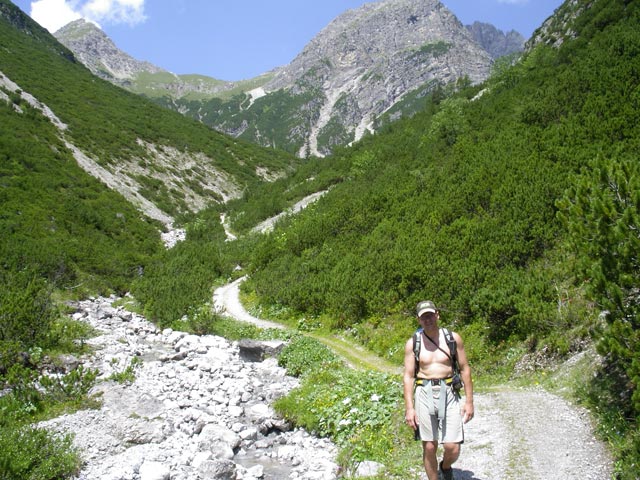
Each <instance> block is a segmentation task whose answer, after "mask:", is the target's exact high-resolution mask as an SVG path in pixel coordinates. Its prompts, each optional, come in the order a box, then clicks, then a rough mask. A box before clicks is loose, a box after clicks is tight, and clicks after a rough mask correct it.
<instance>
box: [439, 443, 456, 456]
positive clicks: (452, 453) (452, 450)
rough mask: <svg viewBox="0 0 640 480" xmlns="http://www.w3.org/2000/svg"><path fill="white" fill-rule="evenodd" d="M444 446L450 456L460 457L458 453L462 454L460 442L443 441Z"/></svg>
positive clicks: (445, 451)
mask: <svg viewBox="0 0 640 480" xmlns="http://www.w3.org/2000/svg"><path fill="white" fill-rule="evenodd" d="M442 448H443V449H444V453H445V454H447V455H448V456H450V457H453V458H458V455H460V444H459V443H443V444H442Z"/></svg>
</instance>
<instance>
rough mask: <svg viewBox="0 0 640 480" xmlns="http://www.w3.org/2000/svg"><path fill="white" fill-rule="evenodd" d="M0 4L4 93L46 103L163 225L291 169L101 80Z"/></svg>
mask: <svg viewBox="0 0 640 480" xmlns="http://www.w3.org/2000/svg"><path fill="white" fill-rule="evenodd" d="M0 6H1V10H0V36H1V40H2V45H4V46H5V48H3V49H2V50H1V51H0V65H1V66H2V67H1V69H2V73H3V75H4V77H5V78H6V79H7V82H5V88H9V87H8V85H13V87H12V88H9V90H12V91H15V92H18V91H19V92H23V95H26V94H28V95H29V96H32V97H33V98H34V99H35V100H36V101H37V102H39V104H41V105H43V108H46V109H47V110H48V111H50V112H51V113H52V115H53V116H55V118H57V119H58V120H59V122H58V125H59V126H60V129H59V131H60V135H61V138H64V140H65V142H66V145H67V148H69V149H71V150H73V151H74V152H75V153H76V159H77V160H78V161H79V163H81V164H82V165H83V166H85V167H86V168H87V171H89V173H91V174H92V175H95V176H98V177H100V178H101V179H102V180H103V181H104V182H105V183H107V184H108V185H110V186H111V187H112V188H115V189H117V190H119V191H121V192H122V193H123V194H125V195H127V196H129V198H131V199H135V198H138V199H140V201H137V202H134V203H137V204H138V205H140V206H142V207H144V204H145V202H147V203H150V204H152V205H153V206H154V207H155V208H157V209H158V210H159V211H161V212H163V215H162V218H158V215H154V216H155V217H156V218H158V219H159V220H161V221H162V222H163V223H165V224H168V223H171V222H172V221H173V220H174V219H176V218H179V217H181V216H183V215H185V214H189V213H190V212H194V211H198V210H200V209H202V208H204V207H205V206H206V205H208V204H211V203H220V202H224V201H227V200H228V199H229V198H234V197H237V196H239V195H240V192H241V191H242V189H243V188H245V187H246V186H247V185H251V184H256V183H261V182H263V181H264V180H265V179H267V180H268V179H272V178H275V177H278V176H280V175H281V174H283V173H284V172H285V171H287V169H288V168H290V166H291V164H292V162H293V157H291V156H290V155H286V154H285V153H284V152H276V151H273V150H271V151H267V150H264V149H260V148H256V147H255V146H253V145H249V144H247V143H246V142H243V141H239V140H232V139H230V138H228V137H226V136H224V135H221V134H219V133H218V132H215V131H212V130H211V129H209V128H207V127H206V126H204V125H202V124H201V123H199V122H194V121H192V120H189V119H186V118H184V117H183V116H181V115H179V114H177V113H175V112H170V111H167V110H166V109H162V108H160V107H158V106H156V105H154V104H153V103H151V102H149V101H147V100H145V99H143V98H140V97H139V96H136V95H133V94H130V93H127V92H125V91H123V90H121V89H119V88H116V87H114V86H113V85H111V84H109V83H107V82H105V81H102V80H100V79H97V78H96V77H95V76H93V75H91V73H90V72H89V71H88V70H87V69H86V68H84V67H83V66H82V65H81V64H80V63H79V62H78V61H77V60H76V59H75V57H74V55H73V54H72V53H71V52H70V51H69V50H67V49H66V48H65V47H64V46H62V45H61V44H60V43H58V42H57V41H56V40H55V39H54V38H53V37H52V36H51V35H49V34H48V32H46V31H45V30H43V29H42V28H40V27H39V26H38V25H37V24H35V23H34V22H32V21H31V20H30V19H29V18H28V17H27V16H26V15H24V14H23V13H22V12H20V10H19V9H17V8H16V7H14V6H13V4H11V3H10V2H7V1H6V0H5V1H2V3H0ZM111 70H112V71H113V72H115V71H116V70H117V71H118V72H120V73H123V72H126V71H128V70H130V69H129V68H128V67H122V68H120V69H119V70H118V69H116V68H112V69H111ZM120 73H118V74H120ZM145 211H146V213H150V211H151V210H150V209H149V208H145Z"/></svg>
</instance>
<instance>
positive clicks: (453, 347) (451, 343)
mask: <svg viewBox="0 0 640 480" xmlns="http://www.w3.org/2000/svg"><path fill="white" fill-rule="evenodd" d="M442 331H443V332H444V338H445V339H446V341H447V346H448V347H449V351H450V352H451V355H450V356H449V355H448V354H447V352H445V351H444V350H442V349H440V350H441V351H442V352H443V353H445V355H447V357H449V359H450V360H451V367H452V368H453V375H454V376H455V375H458V374H459V373H460V365H459V364H458V347H457V344H456V340H455V338H453V334H452V333H451V332H450V331H449V329H447V328H443V329H442ZM422 333H423V332H422V327H421V328H418V329H417V330H416V332H415V333H414V334H413V354H414V356H415V359H416V366H415V368H414V372H413V376H414V377H417V376H418V371H419V370H420V346H421V345H422V342H421V341H420V335H422ZM438 348H440V347H438Z"/></svg>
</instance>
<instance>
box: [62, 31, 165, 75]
mask: <svg viewBox="0 0 640 480" xmlns="http://www.w3.org/2000/svg"><path fill="white" fill-rule="evenodd" d="M54 36H55V37H56V38H57V39H58V41H59V42H60V43H62V44H63V45H64V46H66V47H67V48H68V49H69V50H71V51H72V52H74V54H75V56H76V57H77V58H78V59H79V60H80V61H81V62H82V63H83V64H84V65H85V66H86V67H87V68H88V69H89V70H91V71H92V72H93V73H94V74H95V75H98V76H99V77H102V78H104V79H106V80H109V81H112V82H114V83H121V82H122V81H125V80H128V79H131V78H133V77H134V76H135V75H136V74H137V73H139V72H150V73H157V72H163V71H164V70H162V69H161V68H158V67H156V66H154V65H152V64H151V63H149V62H143V61H139V60H136V59H135V58H133V57H131V56H129V55H128V54H126V53H125V52H123V51H122V50H120V49H119V48H118V47H116V45H115V44H114V43H113V41H112V40H111V39H110V38H109V37H108V36H107V35H106V34H105V33H104V32H103V31H102V30H100V28H98V27H97V26H96V25H94V24H93V23H91V22H87V21H86V20H83V19H80V20H75V21H73V22H71V23H69V24H67V25H65V26H64V27H62V28H61V29H59V30H57V31H56V32H55V33H54Z"/></svg>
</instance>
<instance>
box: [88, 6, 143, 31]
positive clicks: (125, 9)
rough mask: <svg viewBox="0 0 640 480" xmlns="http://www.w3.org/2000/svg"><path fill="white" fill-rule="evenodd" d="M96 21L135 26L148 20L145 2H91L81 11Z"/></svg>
mask: <svg viewBox="0 0 640 480" xmlns="http://www.w3.org/2000/svg"><path fill="white" fill-rule="evenodd" d="M81 11H82V14H83V15H84V16H85V17H87V18H89V19H91V20H94V21H97V22H105V23H128V24H129V25H135V24H137V23H142V22H144V21H145V20H146V18H147V17H146V16H145V14H144V0H90V1H89V2H86V3H85V4H84V6H83V7H82V9H81Z"/></svg>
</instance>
